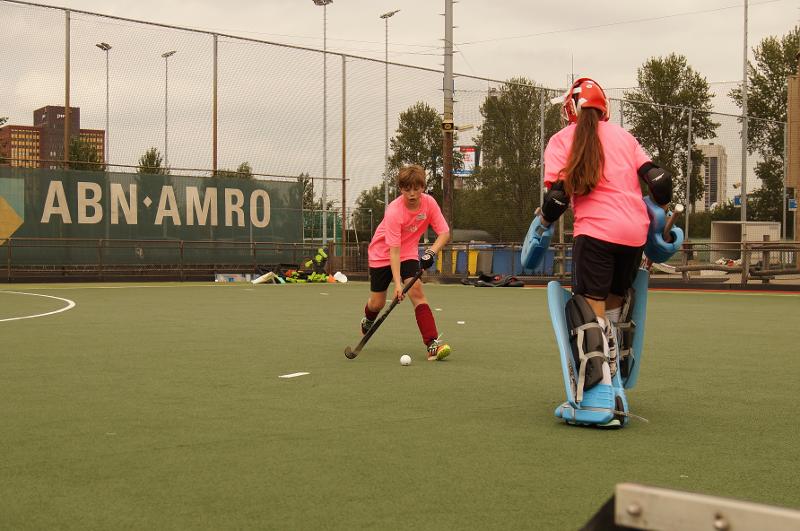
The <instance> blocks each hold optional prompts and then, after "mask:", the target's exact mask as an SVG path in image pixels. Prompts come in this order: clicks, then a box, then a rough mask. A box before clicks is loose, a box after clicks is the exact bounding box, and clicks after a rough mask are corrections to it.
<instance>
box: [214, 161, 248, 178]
mask: <svg viewBox="0 0 800 531" xmlns="http://www.w3.org/2000/svg"><path fill="white" fill-rule="evenodd" d="M215 176H216V177H219V178H222V179H252V178H253V168H252V167H251V166H250V163H249V162H242V163H241V164H239V166H238V167H237V168H236V170H235V171H231V170H218V171H217V172H216V174H215Z"/></svg>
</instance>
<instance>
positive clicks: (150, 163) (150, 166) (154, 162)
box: [136, 147, 169, 175]
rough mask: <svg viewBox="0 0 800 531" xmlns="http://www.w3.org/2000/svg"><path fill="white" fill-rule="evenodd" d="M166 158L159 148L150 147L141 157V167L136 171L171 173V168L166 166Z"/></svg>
mask: <svg viewBox="0 0 800 531" xmlns="http://www.w3.org/2000/svg"><path fill="white" fill-rule="evenodd" d="M163 164H164V159H162V158H161V153H160V152H159V151H158V149H157V148H154V147H152V148H150V149H148V150H147V151H146V152H145V153H144V155H142V156H141V157H139V167H138V168H136V173H149V174H151V175H169V168H164V167H163Z"/></svg>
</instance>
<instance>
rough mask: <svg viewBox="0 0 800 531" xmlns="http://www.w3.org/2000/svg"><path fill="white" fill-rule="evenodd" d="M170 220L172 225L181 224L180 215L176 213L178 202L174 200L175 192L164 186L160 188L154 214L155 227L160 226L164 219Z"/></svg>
mask: <svg viewBox="0 0 800 531" xmlns="http://www.w3.org/2000/svg"><path fill="white" fill-rule="evenodd" d="M165 217H169V218H172V223H173V224H174V225H176V226H177V225H180V224H181V213H180V212H179V211H178V201H177V200H176V199H175V190H173V189H172V187H171V186H169V185H167V184H165V185H164V186H162V187H161V197H160V198H159V199H158V212H156V221H155V224H156V225H161V224H162V223H163V222H164V218H165Z"/></svg>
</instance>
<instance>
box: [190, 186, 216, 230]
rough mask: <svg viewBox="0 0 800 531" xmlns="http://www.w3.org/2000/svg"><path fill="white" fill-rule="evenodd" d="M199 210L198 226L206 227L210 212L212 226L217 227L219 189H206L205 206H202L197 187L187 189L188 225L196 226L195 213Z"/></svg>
mask: <svg viewBox="0 0 800 531" xmlns="http://www.w3.org/2000/svg"><path fill="white" fill-rule="evenodd" d="M195 210H197V224H198V225H205V224H206V220H207V219H208V214H209V211H210V213H211V225H213V226H214V227H216V226H217V189H216V188H206V189H205V195H204V197H203V204H202V206H201V205H200V192H199V191H198V190H197V187H196V186H187V187H186V224H187V225H190V226H191V225H194V212H195Z"/></svg>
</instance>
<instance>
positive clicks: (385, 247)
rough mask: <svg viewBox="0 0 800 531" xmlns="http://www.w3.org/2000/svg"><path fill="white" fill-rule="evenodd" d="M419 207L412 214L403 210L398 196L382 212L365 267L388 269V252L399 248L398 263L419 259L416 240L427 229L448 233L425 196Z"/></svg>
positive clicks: (432, 201) (430, 199)
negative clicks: (384, 213) (367, 264)
mask: <svg viewBox="0 0 800 531" xmlns="http://www.w3.org/2000/svg"><path fill="white" fill-rule="evenodd" d="M419 199H420V201H419V202H420V207H419V209H418V210H417V211H416V212H411V211H410V210H408V209H407V208H406V205H405V202H404V200H403V196H402V195H401V196H400V197H398V198H397V199H395V200H394V201H392V202H391V203H389V208H387V209H386V215H385V216H384V217H383V221H381V223H380V225H378V228H377V229H375V235H374V236H373V237H372V241H371V242H370V244H369V253H368V254H369V266H370V267H385V266H388V265H390V261H389V248H390V247H400V261H401V262H402V261H404V260H418V259H419V240H420V238H421V237H422V234H423V233H424V232H425V230H426V229H427V228H428V225H430V226H431V227H433V230H434V232H436V234H441V233H443V232H448V231H449V230H450V228H449V227H448V226H447V221H445V219H444V216H443V215H442V210H441V209H440V208H439V205H438V204H437V203H436V200H435V199H434V198H433V197H431V196H429V195H428V194H422V195H420V198H419Z"/></svg>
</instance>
